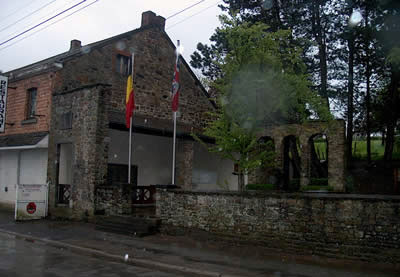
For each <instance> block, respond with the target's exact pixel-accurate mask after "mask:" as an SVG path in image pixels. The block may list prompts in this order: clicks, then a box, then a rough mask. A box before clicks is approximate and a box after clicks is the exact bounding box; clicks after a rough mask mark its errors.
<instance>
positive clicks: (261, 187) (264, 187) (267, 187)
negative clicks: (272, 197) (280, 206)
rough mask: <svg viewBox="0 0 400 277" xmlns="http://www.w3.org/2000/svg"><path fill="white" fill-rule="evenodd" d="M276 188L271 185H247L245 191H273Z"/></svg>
mask: <svg viewBox="0 0 400 277" xmlns="http://www.w3.org/2000/svg"><path fill="white" fill-rule="evenodd" d="M274 189H276V186H275V185H273V184H247V185H246V190H274Z"/></svg>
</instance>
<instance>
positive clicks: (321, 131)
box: [255, 120, 346, 192]
mask: <svg viewBox="0 0 400 277" xmlns="http://www.w3.org/2000/svg"><path fill="white" fill-rule="evenodd" d="M317 135H322V136H325V138H324V140H325V141H326V147H328V146H329V148H327V150H326V152H327V153H328V155H327V157H326V161H327V165H326V168H327V173H326V172H325V175H324V176H326V175H327V178H328V184H329V185H330V186H331V187H333V190H334V191H337V192H342V191H344V184H345V167H346V165H345V122H344V121H343V120H332V121H330V122H322V121H310V122H306V123H303V124H287V125H279V126H269V127H266V128H265V129H264V130H263V131H262V132H260V134H259V137H265V136H268V137H271V138H272V139H273V140H274V141H275V152H276V154H277V155H276V169H277V171H280V173H281V174H280V175H281V176H282V178H281V179H282V183H285V185H283V188H284V187H285V186H286V185H287V184H288V183H289V182H290V180H293V179H296V178H294V176H296V177H297V176H299V181H300V186H306V185H309V183H310V178H311V176H312V174H310V173H311V169H312V167H313V165H312V160H311V158H310V157H311V155H313V153H312V151H314V150H315V149H310V148H311V147H310V143H309V142H310V138H313V139H314V138H316V136H317ZM293 137H294V138H295V139H293ZM294 141H295V142H296V143H294ZM294 144H296V145H297V147H294V146H293V145H294ZM285 145H286V146H285ZM290 145H292V146H290ZM287 149H291V150H287ZM295 149H297V150H298V154H299V155H298V159H297V158H294V156H296V153H295V152H293V151H294V150H295ZM328 149H329V151H328ZM291 152H293V153H294V154H289V153H291ZM314 154H315V153H314ZM316 155H317V156H318V153H317V154H316ZM285 160H286V162H285ZM295 160H300V162H296V163H294V162H295ZM321 160H323V159H320V163H321ZM297 165H298V166H297ZM291 167H292V168H291ZM293 169H295V170H296V171H297V172H294V171H293ZM291 170H292V171H291ZM285 172H286V177H284V176H285ZM298 173H299V174H298ZM255 178H257V176H255ZM285 179H286V180H285ZM296 181H297V180H296Z"/></svg>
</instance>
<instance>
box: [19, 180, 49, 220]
mask: <svg viewBox="0 0 400 277" xmlns="http://www.w3.org/2000/svg"><path fill="white" fill-rule="evenodd" d="M47 195H48V185H17V199H16V204H15V220H30V219H40V218H43V217H45V216H47Z"/></svg>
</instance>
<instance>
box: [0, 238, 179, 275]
mask: <svg viewBox="0 0 400 277" xmlns="http://www.w3.org/2000/svg"><path fill="white" fill-rule="evenodd" d="M0 276H4V277H6V276H7V277H8V276H10V277H14V276H15V277H22V276H29V277H58V276H60V277H61V276H62V277H80V276H85V277H90V276H96V277H114V276H115V277H119V276H129V277H152V276H154V277H172V276H178V275H176V274H170V273H163V272H159V271H154V270H150V269H147V268H141V267H137V266H132V265H128V264H124V263H118V262H110V261H107V260H102V259H98V258H92V257H88V256H83V255H79V254H75V253H72V252H70V251H68V250H64V249H60V248H55V247H52V246H47V245H45V244H43V243H40V242H30V241H26V240H23V239H16V238H14V237H12V236H8V235H4V234H0Z"/></svg>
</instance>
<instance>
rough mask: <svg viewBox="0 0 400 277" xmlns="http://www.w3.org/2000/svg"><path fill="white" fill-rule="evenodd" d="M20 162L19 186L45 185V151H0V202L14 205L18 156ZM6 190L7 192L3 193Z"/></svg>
mask: <svg viewBox="0 0 400 277" xmlns="http://www.w3.org/2000/svg"><path fill="white" fill-rule="evenodd" d="M19 152H21V153H20V155H21V161H20V170H19V172H20V178H19V183H20V184H45V183H46V179H47V157H48V156H47V149H31V150H3V151H0V202H1V203H5V204H14V203H15V189H16V185H17V183H18V154H19ZM6 188H7V190H8V191H7V192H6V191H5V190H6Z"/></svg>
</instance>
